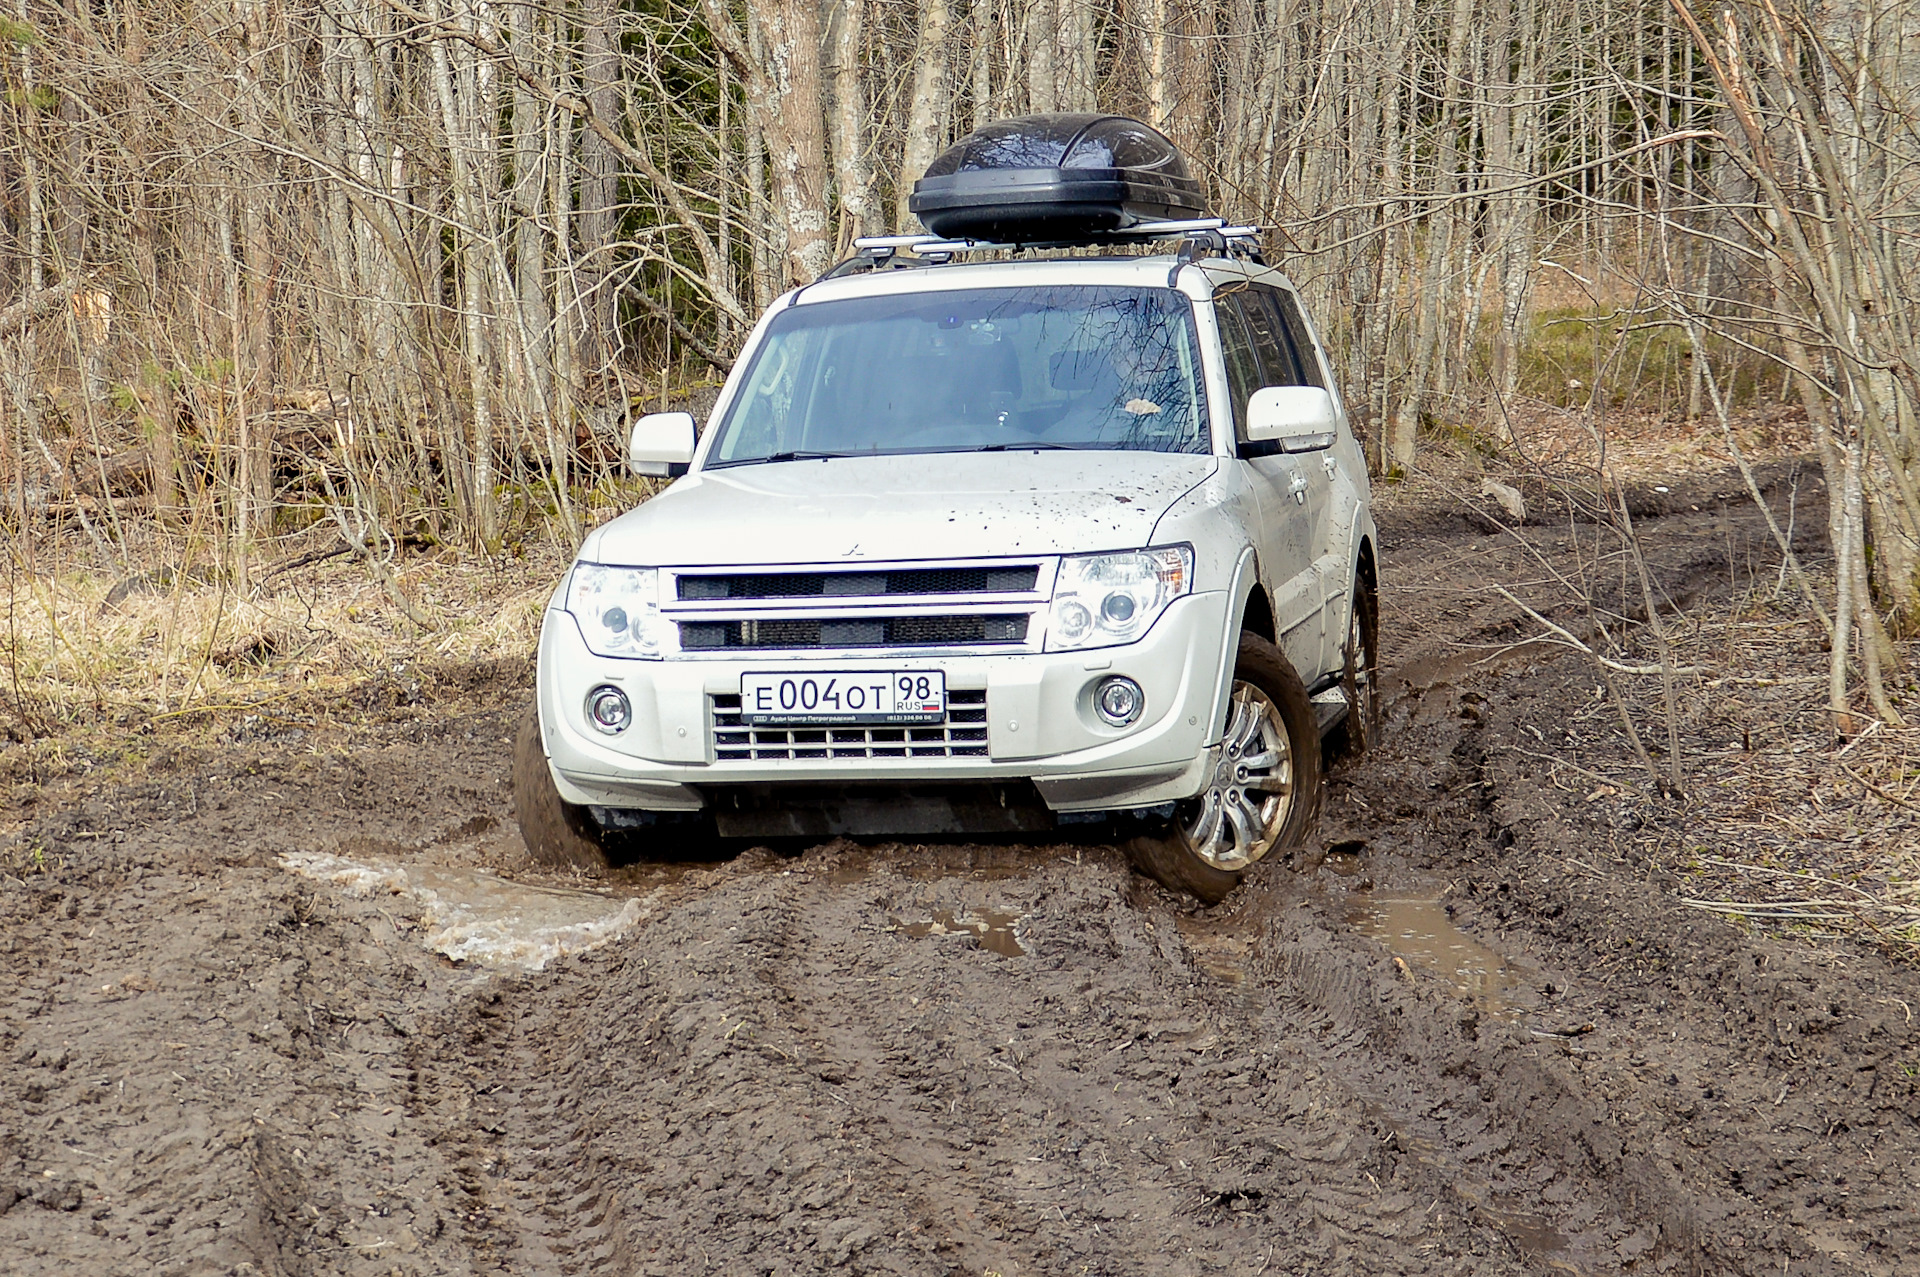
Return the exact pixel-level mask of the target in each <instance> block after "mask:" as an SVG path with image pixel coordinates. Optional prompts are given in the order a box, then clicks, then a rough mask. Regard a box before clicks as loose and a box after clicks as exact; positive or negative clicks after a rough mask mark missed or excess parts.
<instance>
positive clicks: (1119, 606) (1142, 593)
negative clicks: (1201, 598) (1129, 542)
mask: <svg viewBox="0 0 1920 1277" xmlns="http://www.w3.org/2000/svg"><path fill="white" fill-rule="evenodd" d="M1192 589H1193V547H1192V546H1187V545H1169V546H1163V547H1162V548H1160V549H1157V550H1134V551H1131V552H1129V553H1126V554H1082V555H1076V556H1074V557H1072V558H1066V559H1062V560H1060V575H1059V577H1058V578H1057V579H1056V580H1055V582H1054V586H1053V610H1052V614H1051V617H1050V619H1049V622H1048V625H1047V650H1048V651H1052V652H1062V651H1071V650H1072V649H1074V648H1080V647H1111V646H1113V645H1114V644H1116V643H1131V642H1133V641H1134V640H1135V639H1137V638H1139V637H1140V636H1141V635H1142V634H1145V633H1146V632H1147V630H1148V629H1149V628H1150V627H1151V626H1152V625H1153V623H1154V621H1155V620H1157V619H1158V618H1159V616H1160V614H1161V613H1162V612H1164V611H1166V610H1167V604H1169V603H1171V602H1173V601H1174V600H1175V599H1177V598H1179V597H1180V596H1181V595H1182V594H1185V593H1187V592H1188V591H1190V590H1192Z"/></svg>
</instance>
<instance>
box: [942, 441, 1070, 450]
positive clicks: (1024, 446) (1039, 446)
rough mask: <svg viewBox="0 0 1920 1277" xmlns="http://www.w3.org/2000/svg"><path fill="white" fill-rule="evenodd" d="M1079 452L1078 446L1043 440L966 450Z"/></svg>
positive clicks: (998, 444) (984, 445) (992, 444)
mask: <svg viewBox="0 0 1920 1277" xmlns="http://www.w3.org/2000/svg"><path fill="white" fill-rule="evenodd" d="M1079 450H1080V446H1079V445H1078V444H1072V443H1047V442H1046V441H1045V440H1041V439H1035V440H1032V441H1031V442H1028V443H988V444H982V445H981V446H980V447H978V448H968V449H966V451H967V452H1077V451H1079Z"/></svg>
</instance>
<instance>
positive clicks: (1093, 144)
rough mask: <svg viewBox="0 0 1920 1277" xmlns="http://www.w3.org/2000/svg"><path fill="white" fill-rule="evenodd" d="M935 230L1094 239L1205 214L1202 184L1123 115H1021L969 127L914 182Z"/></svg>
mask: <svg viewBox="0 0 1920 1277" xmlns="http://www.w3.org/2000/svg"><path fill="white" fill-rule="evenodd" d="M907 207H908V208H909V209H911V210H912V211H913V213H914V214H915V215H916V216H918V217H919V219H920V220H921V222H922V223H924V224H925V225H926V228H927V229H928V230H929V231H931V232H933V233H934V234H935V235H941V236H945V237H946V238H948V239H977V240H992V241H996V242H999V243H1007V244H1042V243H1072V242H1091V241H1096V240H1098V239H1100V238H1101V237H1102V236H1103V235H1105V234H1107V233H1110V232H1113V231H1120V230H1125V229H1126V228H1128V227H1130V226H1134V225H1137V224H1139V223H1140V222H1143V221H1155V220H1162V219H1185V218H1199V217H1204V216H1206V209H1205V206H1204V205H1202V204H1201V202H1200V184H1199V183H1198V182H1196V181H1194V180H1193V177H1192V175H1191V174H1190V173H1188V171H1187V161H1186V158H1185V157H1184V156H1182V155H1181V154H1180V152H1179V151H1178V150H1177V149H1175V147H1174V145H1173V143H1172V142H1170V141H1168V140H1167V138H1166V137H1165V135H1163V134H1162V133H1160V132H1159V130H1157V129H1154V128H1151V127H1149V126H1148V125H1145V124H1142V123H1141V122H1140V121H1138V120H1130V119H1128V118H1127V117H1125V116H1123V115H1078V114H1057V115H1023V116H1020V117H1019V118H1017V119H1011V120H999V121H996V122H995V123H993V124H989V125H987V126H986V127H984V128H981V129H979V130H976V131H975V132H973V133H971V134H969V135H968V136H966V137H964V138H962V139H960V141H958V142H956V143H955V144H954V145H953V146H951V147H949V148H948V149H947V150H946V151H944V152H942V153H941V154H940V156H939V157H938V158H937V159H935V160H934V162H933V163H932V164H930V165H928V166H927V173H926V176H925V177H922V178H921V179H920V180H919V181H917V182H915V183H914V184H913V195H912V196H911V197H910V198H909V199H908V201H907Z"/></svg>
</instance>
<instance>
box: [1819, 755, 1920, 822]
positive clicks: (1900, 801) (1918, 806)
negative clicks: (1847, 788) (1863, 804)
mask: <svg viewBox="0 0 1920 1277" xmlns="http://www.w3.org/2000/svg"><path fill="white" fill-rule="evenodd" d="M1834 766H1836V767H1838V768H1839V769H1840V770H1841V771H1843V772H1845V773H1846V774H1847V775H1849V776H1851V777H1853V778H1854V779H1855V780H1857V781H1859V782H1860V783H1861V784H1862V785H1865V786H1866V787H1867V789H1868V790H1869V791H1870V792H1872V793H1875V794H1878V795H1879V796H1880V797H1882V798H1884V799H1886V800H1887V801H1888V802H1890V803H1892V804H1893V805H1894V806H1895V807H1905V808H1906V809H1907V810H1908V811H1920V803H1911V802H1908V801H1907V800H1906V799H1904V798H1900V797H1896V796H1895V795H1893V794H1889V793H1888V792H1887V791H1886V790H1884V789H1882V788H1880V786H1878V785H1876V784H1874V783H1873V782H1872V781H1870V780H1868V779H1867V778H1866V777H1865V776H1862V775H1861V774H1860V773H1859V772H1857V771H1855V770H1853V768H1851V767H1849V766H1847V765H1846V764H1845V763H1842V762H1839V761H1837V760H1836V761H1835V763H1834Z"/></svg>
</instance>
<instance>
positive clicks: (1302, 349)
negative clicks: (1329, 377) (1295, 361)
mask: <svg viewBox="0 0 1920 1277" xmlns="http://www.w3.org/2000/svg"><path fill="white" fill-rule="evenodd" d="M1262 291H1263V292H1267V293H1270V294H1272V299H1273V302H1274V304H1275V305H1276V306H1278V307H1279V309H1280V322H1281V323H1282V324H1283V325H1284V326H1285V329H1286V334H1287V340H1288V341H1289V342H1291V343H1292V345H1293V349H1294V351H1295V353H1296V354H1297V355H1298V356H1299V359H1300V384H1301V385H1303V386H1320V387H1323V388H1324V387H1325V386H1326V384H1327V382H1326V378H1324V377H1322V376H1321V375H1320V358H1319V356H1317V355H1315V354H1314V353H1313V334H1312V333H1311V332H1310V331H1308V329H1307V321H1306V317H1305V316H1303V315H1302V314H1301V313H1300V301H1299V299H1298V298H1296V297H1295V296H1294V295H1293V294H1292V293H1289V292H1287V291H1285V290H1283V289H1279V288H1267V289H1262Z"/></svg>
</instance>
